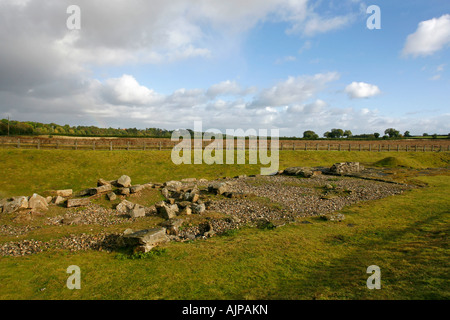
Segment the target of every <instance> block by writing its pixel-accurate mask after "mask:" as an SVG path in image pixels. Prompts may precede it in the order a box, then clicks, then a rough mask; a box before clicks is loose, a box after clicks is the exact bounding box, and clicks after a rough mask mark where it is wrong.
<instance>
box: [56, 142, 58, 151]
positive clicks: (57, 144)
mask: <svg viewBox="0 0 450 320" xmlns="http://www.w3.org/2000/svg"><path fill="white" fill-rule="evenodd" d="M56 149H59V141H56Z"/></svg>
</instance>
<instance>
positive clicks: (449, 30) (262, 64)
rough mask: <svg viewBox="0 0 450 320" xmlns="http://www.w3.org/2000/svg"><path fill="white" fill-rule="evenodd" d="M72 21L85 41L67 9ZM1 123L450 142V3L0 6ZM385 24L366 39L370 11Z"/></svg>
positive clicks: (273, 0)
mask: <svg viewBox="0 0 450 320" xmlns="http://www.w3.org/2000/svg"><path fill="white" fill-rule="evenodd" d="M71 4H76V5H77V6H78V7H79V8H80V16H79V17H80V21H81V28H80V30H69V29H68V28H67V26H66V19H67V18H68V17H69V16H70V14H67V12H66V9H67V7H68V6H69V5H71ZM0 5H1V10H0V30H1V31H0V41H1V43H3V44H5V45H4V46H2V48H0V116H2V117H5V116H7V115H9V116H11V118H13V119H17V120H30V121H41V122H50V121H52V122H56V123H61V124H66V123H67V124H70V125H97V126H102V127H109V126H112V127H122V128H123V127H138V128H145V127H160V128H165V129H177V128H193V124H194V121H196V120H202V121H203V128H204V129H207V128H216V129H219V130H222V131H223V132H224V131H225V129H228V128H230V129H238V128H242V129H244V130H246V129H250V128H253V129H271V128H278V129H280V134H281V135H282V136H302V134H303V132H304V131H306V130H314V131H316V132H317V133H318V134H319V135H322V134H323V133H324V132H325V131H328V130H330V129H331V128H342V129H350V130H351V131H352V132H353V133H354V134H358V133H373V132H381V133H382V132H384V130H385V129H386V128H389V127H394V128H396V129H398V130H400V131H401V132H404V131H405V130H409V131H411V133H413V134H422V133H424V132H428V133H430V134H431V133H435V132H437V133H443V134H446V133H448V132H450V126H449V124H448V123H449V120H450V106H449V101H450V93H449V88H450V77H449V72H448V70H449V68H450V63H449V62H450V2H449V1H444V0H432V1H362V0H343V1H313V0H309V1H308V0H290V1H288V0H265V1H256V0H253V1H246V2H242V1H237V0H230V1H226V2H224V1H207V0H192V1H185V0H175V1H170V2H167V1H159V0H158V1H148V2H145V3H144V2H142V1H137V0H136V1H134V0H132V1H103V0H100V1H96V2H95V4H93V3H92V2H91V1H71V2H68V1H59V2H57V3H54V2H52V1H33V0H20V1H19V0H17V1H12V0H0ZM370 5H377V6H379V8H380V10H381V29H380V30H369V29H368V28H367V27H366V20H367V19H368V18H369V16H370V14H367V13H366V8H367V7H368V6H370Z"/></svg>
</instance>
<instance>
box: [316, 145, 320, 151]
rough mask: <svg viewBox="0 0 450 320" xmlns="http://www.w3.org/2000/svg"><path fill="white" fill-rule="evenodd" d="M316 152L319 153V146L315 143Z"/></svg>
mask: <svg viewBox="0 0 450 320" xmlns="http://www.w3.org/2000/svg"><path fill="white" fill-rule="evenodd" d="M316 151H319V144H318V143H316Z"/></svg>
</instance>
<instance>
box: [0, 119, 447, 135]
mask: <svg viewBox="0 0 450 320" xmlns="http://www.w3.org/2000/svg"><path fill="white" fill-rule="evenodd" d="M187 131H188V132H189V133H190V134H191V136H195V133H194V131H192V130H191V129H187ZM172 132H173V131H170V130H165V129H159V128H146V129H136V128H127V129H121V128H98V127H95V126H69V125H68V124H66V125H64V126H62V125H59V124H56V123H48V124H46V123H40V122H32V121H15V120H11V121H9V120H8V119H2V120H0V135H11V136H18V135H48V136H52V135H65V136H79V137H89V136H91V137H94V136H96V137H148V138H150V137H151V138H170V137H171V136H172ZM422 136H423V137H428V136H430V135H429V134H428V133H424V134H423V135H422ZM323 137H324V138H325V139H344V138H347V139H348V138H352V139H361V140H373V139H379V138H380V133H378V132H375V133H368V134H360V135H353V134H352V132H351V131H350V130H343V129H336V128H334V129H331V130H330V131H327V132H325V133H324V134H323ZM409 137H412V136H411V134H410V132H409V131H405V132H404V133H403V134H400V132H399V131H398V130H395V129H394V128H388V129H386V130H385V131H384V136H382V139H399V138H409ZM431 137H432V138H434V139H437V138H438V135H437V134H436V133H435V134H432V135H431ZM439 137H441V138H442V137H443V136H439ZM444 137H447V138H450V133H449V134H448V135H447V136H444ZM281 138H282V139H285V138H288V137H281ZM319 138H320V137H319V135H318V134H317V133H315V132H314V131H312V130H307V131H305V132H303V139H308V140H317V139H319ZM290 139H298V138H296V137H291V138H290Z"/></svg>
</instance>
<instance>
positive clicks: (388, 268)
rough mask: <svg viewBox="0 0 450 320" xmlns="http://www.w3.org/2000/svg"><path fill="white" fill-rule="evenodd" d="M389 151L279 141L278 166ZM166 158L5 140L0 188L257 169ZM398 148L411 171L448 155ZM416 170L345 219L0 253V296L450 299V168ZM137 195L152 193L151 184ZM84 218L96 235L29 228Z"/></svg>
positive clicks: (443, 162)
mask: <svg viewBox="0 0 450 320" xmlns="http://www.w3.org/2000/svg"><path fill="white" fill-rule="evenodd" d="M390 155H392V153H391V154H389V153H368V152H361V153H360V152H322V151H321V152H300V151H296V152H294V151H284V152H281V154H280V162H281V168H284V167H287V166H292V165H301V166H310V165H314V166H318V165H324V166H325V165H326V166H328V165H331V164H332V163H334V162H340V161H360V162H362V163H365V164H373V163H375V162H377V161H379V160H382V159H384V158H386V157H388V156H390ZM30 157H32V159H31V158H30ZM167 157H170V153H165V152H164V151H162V152H160V151H154V152H153V151H152V152H132V151H128V152H125V151H124V152H112V153H110V152H89V151H81V152H74V151H55V152H53V151H35V152H31V151H27V152H25V151H23V150H14V151H9V150H8V151H4V150H1V151H0V160H1V161H2V163H3V168H4V169H3V168H2V170H4V174H3V179H2V182H1V185H0V188H1V190H2V191H3V192H4V193H5V194H12V195H14V194H27V193H30V192H36V191H39V190H47V189H56V188H64V187H73V188H74V189H82V188H84V187H90V186H92V185H95V182H96V180H97V178H100V177H103V178H105V179H115V178H117V177H118V176H119V175H121V174H128V175H130V176H131V178H132V179H133V182H136V183H143V182H148V181H154V182H156V181H166V180H170V179H181V178H185V177H197V178H202V177H205V178H214V177H217V176H233V175H238V174H252V173H258V168H259V167H258V166H256V165H255V166H249V165H247V166H238V165H235V166H233V165H230V166H226V165H224V166H207V165H198V166H194V165H192V166H179V167H177V166H174V165H172V164H171V163H167ZM395 157H397V158H399V159H401V161H405V162H407V163H409V164H410V165H412V166H413V167H414V168H417V169H420V168H428V167H445V166H448V161H449V154H448V153H425V154H422V153H421V154H419V153H417V154H416V153H408V154H406V153H400V154H398V155H397V154H396V155H395ZM169 159H170V158H169ZM56 160H59V161H56ZM164 161H166V162H164ZM192 168H194V169H192ZM50 173H51V174H50ZM415 179H417V180H419V181H421V182H422V183H423V185H426V186H427V187H424V188H416V189H413V190H411V191H407V192H405V193H404V194H402V195H398V196H392V197H389V198H385V199H381V200H376V201H369V202H364V203H359V204H357V205H355V206H352V207H345V208H344V209H342V210H341V211H340V212H341V213H343V214H345V216H346V220H345V221H343V222H340V223H338V222H330V221H323V220H321V219H319V218H305V219H301V220H299V222H298V223H295V224H291V225H286V226H283V227H280V228H275V229H272V228H262V229H258V228H243V229H240V230H238V231H230V232H228V233H226V234H225V235H223V236H216V237H213V238H210V239H208V240H196V241H192V242H187V243H177V242H171V243H169V244H167V245H165V246H164V247H162V248H160V249H159V250H158V251H157V252H156V253H154V254H148V255H142V256H134V259H133V256H132V255H129V254H128V253H124V252H112V253H106V252H98V251H86V252H77V253H71V252H69V251H65V250H49V251H47V252H43V253H40V254H35V255H29V256H25V257H0V299H238V300H239V299H449V298H450V287H449V280H450V279H449V278H450V277H449V274H450V270H449V267H448V261H449V258H450V257H449V240H448V239H449V236H450V235H449V225H450V216H449V207H450V206H449V202H450V201H449V196H448V194H449V190H450V179H449V176H448V173H441V175H436V176H420V177H416V178H415ZM63 183H67V184H66V186H61V184H63ZM143 197H144V198H143V201H144V200H145V201H156V200H157V199H158V195H157V194H151V193H149V194H148V195H144V196H143ZM148 199H150V200H148ZM100 201H103V200H100ZM52 210H58V208H55V209H52ZM47 214H54V215H56V214H58V212H49V213H47ZM3 219H6V220H7V218H6V217H4V218H2V221H4V220H3ZM158 219H159V218H156V217H148V218H143V219H142V220H140V221H139V222H138V225H137V226H138V227H142V228H145V227H148V226H149V225H153V224H155V223H159V222H160V221H159V220H158ZM157 220H158V221H157ZM303 220H307V221H309V222H312V224H303V223H301V222H302V221H303ZM124 227H125V226H122V225H120V226H112V227H110V228H108V229H107V231H113V230H120V231H123V229H124ZM86 228H88V229H92V231H90V232H94V233H95V232H98V231H100V230H101V229H102V228H99V227H96V226H87V227H86V226H65V227H64V228H58V227H51V228H48V229H45V230H37V231H33V232H31V233H30V234H28V235H27V236H26V238H37V237H38V236H39V237H40V238H39V239H38V240H46V239H50V238H55V237H61V236H63V235H66V234H70V233H79V232H81V231H83V232H84V231H85V230H86ZM121 228H122V229H121ZM133 228H134V226H133ZM0 238H1V240H2V242H3V241H4V240H5V237H0ZM21 238H24V237H20V238H19V239H21ZM10 240H13V239H10ZM70 265H77V266H79V267H80V268H81V290H69V289H67V288H66V281H67V278H68V277H69V274H67V273H66V269H67V267H69V266H70ZM370 265H378V266H379V267H380V268H381V286H382V287H381V290H369V289H367V287H366V280H367V278H368V277H369V274H366V269H367V267H368V266H370Z"/></svg>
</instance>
